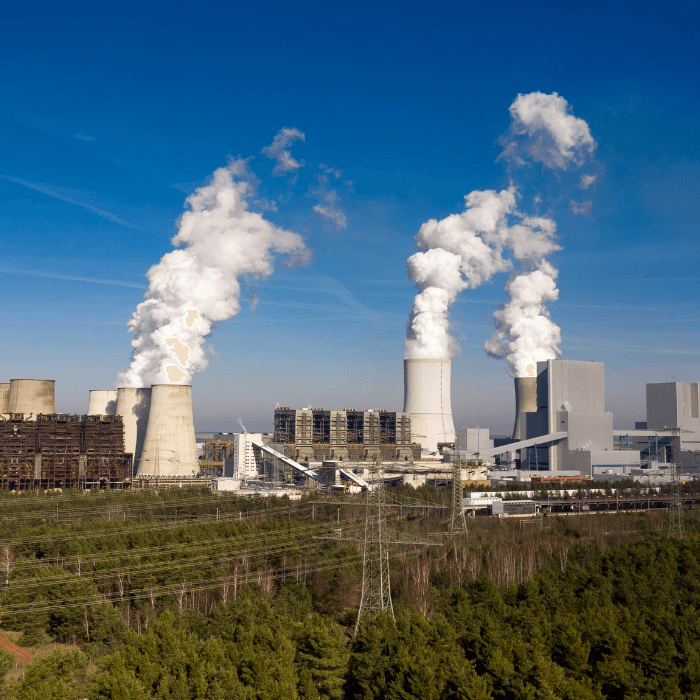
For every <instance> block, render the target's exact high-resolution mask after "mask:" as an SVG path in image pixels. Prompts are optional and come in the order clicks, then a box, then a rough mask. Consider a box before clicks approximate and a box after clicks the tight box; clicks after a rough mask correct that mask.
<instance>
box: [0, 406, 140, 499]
mask: <svg viewBox="0 0 700 700" xmlns="http://www.w3.org/2000/svg"><path fill="white" fill-rule="evenodd" d="M130 477H131V455H128V454H126V453H125V452H124V430H123V426H122V421H121V418H120V417H119V416H76V415H65V414H63V413H58V414H39V415H37V416H34V417H33V418H32V419H31V420H25V419H24V418H23V417H22V414H21V413H15V414H11V415H10V417H9V418H7V419H5V420H2V421H0V488H3V489H35V488H44V489H48V488H86V487H98V488H104V487H108V486H115V485H120V484H124V483H126V482H128V481H129V480H130Z"/></svg>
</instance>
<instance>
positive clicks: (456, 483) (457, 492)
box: [448, 455, 467, 535]
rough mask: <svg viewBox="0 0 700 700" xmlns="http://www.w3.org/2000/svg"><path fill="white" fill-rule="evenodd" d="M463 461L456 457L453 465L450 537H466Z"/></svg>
mask: <svg viewBox="0 0 700 700" xmlns="http://www.w3.org/2000/svg"><path fill="white" fill-rule="evenodd" d="M462 496H463V494H462V460H461V459H460V458H459V457H457V456H456V455H455V459H454V462H453V464H452V507H451V508H450V528H449V530H448V532H449V533H450V535H466V534H467V521H466V520H465V518H464V508H463V507H462Z"/></svg>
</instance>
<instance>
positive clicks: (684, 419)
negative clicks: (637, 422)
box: [646, 382, 700, 450]
mask: <svg viewBox="0 0 700 700" xmlns="http://www.w3.org/2000/svg"><path fill="white" fill-rule="evenodd" d="M646 388H647V427H648V428H649V430H659V429H661V428H680V430H681V449H682V450H700V384H698V383H696V382H694V383H691V384H689V383H685V382H664V383H660V384H647V387H646Z"/></svg>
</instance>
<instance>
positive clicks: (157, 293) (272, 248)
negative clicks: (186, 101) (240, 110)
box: [116, 160, 308, 387]
mask: <svg viewBox="0 0 700 700" xmlns="http://www.w3.org/2000/svg"><path fill="white" fill-rule="evenodd" d="M252 193H253V185H252V184H251V175H250V173H249V172H248V170H247V167H246V164H245V162H244V161H242V160H232V161H231V162H230V163H229V164H228V165H227V166H226V167H223V168H218V169H217V170H216V171H214V173H213V174H212V176H211V181H210V182H209V183H208V184H207V185H205V186H203V187H200V188H198V189H197V190H196V191H195V192H194V194H192V195H190V196H189V197H188V198H187V200H186V202H185V204H186V207H187V211H185V213H184V214H183V215H182V217H181V219H180V221H179V223H178V233H177V235H176V236H175V237H174V238H173V239H172V241H171V242H172V244H173V246H175V247H177V250H173V251H171V252H169V253H166V254H165V255H164V256H163V257H162V258H161V260H160V262H159V263H158V264H157V265H154V266H153V267H152V268H151V269H150V270H149V271H148V273H147V277H148V281H149V287H148V291H147V292H146V294H145V299H144V301H143V302H141V303H140V304H139V305H138V306H137V307H136V310H135V311H134V314H133V316H132V317H131V320H130V321H129V324H128V327H129V330H130V331H131V332H132V333H133V334H134V336H135V337H134V339H133V340H132V341H131V344H132V346H133V348H134V351H133V355H132V360H131V366H130V367H129V369H128V370H127V371H126V372H123V373H121V374H120V375H119V376H118V379H117V382H116V385H117V386H132V387H142V386H150V385H152V384H168V383H173V384H189V383H191V380H192V375H194V374H197V373H199V372H203V371H204V370H205V369H206V368H207V366H208V364H209V362H208V360H207V359H206V356H205V352H204V342H205V339H206V337H207V336H208V335H209V334H210V333H211V331H212V330H213V328H214V326H215V324H216V323H218V322H220V321H224V320H226V319H228V318H231V316H235V315H236V314H237V313H238V312H239V311H240V309H241V307H240V301H239V298H240V293H241V287H240V283H239V278H240V277H241V276H247V275H250V276H257V277H267V276H269V275H270V274H272V272H273V263H274V258H275V256H274V254H275V253H277V254H280V255H286V256H289V257H288V259H287V263H288V264H294V263H295V262H305V261H306V259H307V257H308V251H307V250H306V248H305V247H304V241H303V239H302V238H301V236H299V235H298V234H296V233H293V232H291V231H285V230H284V229H281V228H278V227H277V226H275V225H274V224H272V223H270V222H269V221H266V220H265V219H264V218H263V216H262V215H261V214H258V213H256V212H252V211H250V210H249V209H248V203H247V200H248V198H249V197H250V196H251V195H252Z"/></svg>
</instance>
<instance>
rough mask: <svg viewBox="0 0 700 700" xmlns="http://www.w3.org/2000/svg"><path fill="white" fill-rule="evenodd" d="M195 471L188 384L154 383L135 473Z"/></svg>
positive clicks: (185, 473)
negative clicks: (146, 425) (141, 448)
mask: <svg viewBox="0 0 700 700" xmlns="http://www.w3.org/2000/svg"><path fill="white" fill-rule="evenodd" d="M197 473H199V461H198V456H197V443H196V442H195V437H194V420H193V418H192V387H191V386H188V385H186V384H154V385H153V386H152V387H151V407H150V410H149V412H148V427H147V428H146V437H145V438H144V441H143V450H142V451H141V457H140V459H139V462H138V469H137V476H157V477H169V476H192V475H194V474H197Z"/></svg>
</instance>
